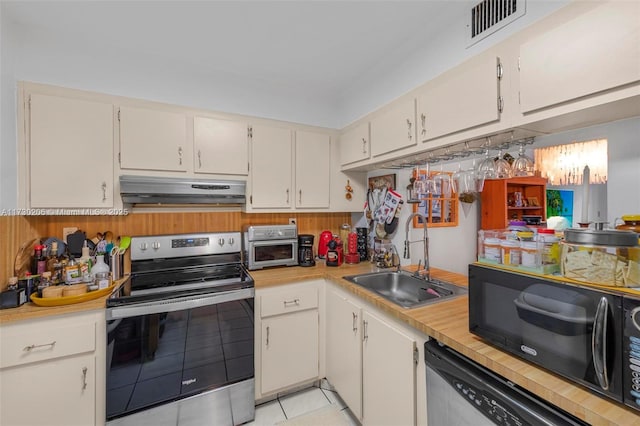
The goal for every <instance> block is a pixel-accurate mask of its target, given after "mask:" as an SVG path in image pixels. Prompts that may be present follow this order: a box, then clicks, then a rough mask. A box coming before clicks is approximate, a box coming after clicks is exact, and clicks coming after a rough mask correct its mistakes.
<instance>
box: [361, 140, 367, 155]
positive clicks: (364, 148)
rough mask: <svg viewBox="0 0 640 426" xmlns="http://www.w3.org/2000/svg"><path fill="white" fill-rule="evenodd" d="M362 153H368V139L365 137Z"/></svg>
mask: <svg viewBox="0 0 640 426" xmlns="http://www.w3.org/2000/svg"><path fill="white" fill-rule="evenodd" d="M362 153H363V154H366V153H367V140H366V139H365V138H362Z"/></svg>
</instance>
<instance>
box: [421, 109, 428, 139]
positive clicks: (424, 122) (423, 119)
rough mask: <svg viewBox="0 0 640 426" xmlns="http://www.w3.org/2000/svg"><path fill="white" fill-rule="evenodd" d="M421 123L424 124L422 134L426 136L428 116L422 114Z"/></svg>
mask: <svg viewBox="0 0 640 426" xmlns="http://www.w3.org/2000/svg"><path fill="white" fill-rule="evenodd" d="M420 121H421V123H422V134H423V135H424V134H426V133H427V127H426V121H427V116H426V115H424V113H423V114H420Z"/></svg>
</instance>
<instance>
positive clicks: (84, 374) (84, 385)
mask: <svg viewBox="0 0 640 426" xmlns="http://www.w3.org/2000/svg"><path fill="white" fill-rule="evenodd" d="M86 388H87V367H82V390H85V389H86Z"/></svg>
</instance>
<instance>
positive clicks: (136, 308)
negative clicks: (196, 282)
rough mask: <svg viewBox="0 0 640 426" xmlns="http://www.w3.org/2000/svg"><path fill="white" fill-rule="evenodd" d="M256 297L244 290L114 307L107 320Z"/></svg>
mask: <svg viewBox="0 0 640 426" xmlns="http://www.w3.org/2000/svg"><path fill="white" fill-rule="evenodd" d="M254 296H255V289H253V288H243V289H239V290H231V291H224V292H219V293H210V294H204V295H202V294H200V295H197V296H186V297H181V298H176V299H161V300H155V301H153V302H142V303H136V304H132V305H123V306H114V307H111V308H107V314H106V319H107V320H114V319H118V318H131V317H136V316H141V315H149V314H159V313H164V312H174V311H182V310H185V309H193V308H199V307H202V306H209V305H217V304H219V303H224V302H233V301H234V300H243V299H250V298H253V297H254Z"/></svg>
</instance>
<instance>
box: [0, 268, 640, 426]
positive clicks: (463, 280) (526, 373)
mask: <svg viewBox="0 0 640 426" xmlns="http://www.w3.org/2000/svg"><path fill="white" fill-rule="evenodd" d="M406 269H407V270H412V269H413V268H412V267H407V268H406ZM378 270H379V269H377V268H376V267H375V266H373V265H372V264H370V263H360V264H356V265H346V264H345V265H342V266H340V267H327V266H325V265H324V262H323V261H319V262H317V265H316V266H314V267H283V268H272V269H265V270H260V271H251V272H250V273H251V276H252V277H253V278H254V280H255V285H256V289H257V290H260V289H263V288H268V287H273V286H278V285H283V284H289V283H293V282H299V281H305V280H311V279H327V280H330V281H331V282H333V283H335V284H337V285H339V286H341V287H343V288H344V289H346V290H347V291H349V292H351V293H353V294H354V295H357V296H359V297H360V298H361V299H363V300H365V301H366V302H368V303H370V304H372V305H374V306H376V307H378V308H380V309H381V310H383V311H384V312H386V313H388V314H390V315H392V316H394V317H396V318H397V319H399V320H400V321H402V322H404V323H406V324H409V325H411V326H412V327H414V328H415V329H417V330H419V331H421V332H422V333H424V334H427V335H429V336H431V337H433V338H435V339H437V340H439V341H441V342H442V343H444V344H446V345H448V346H450V347H451V348H453V349H454V350H456V351H458V352H460V353H462V354H464V355H466V356H467V357H469V358H471V359H473V360H474V361H476V362H478V363H479V364H481V365H484V366H485V367H487V368H489V369H491V370H493V371H495V372H496V373H498V374H500V375H501V376H503V377H506V378H507V379H509V380H511V381H512V382H514V383H516V384H518V385H519V386H521V387H523V388H525V389H527V390H529V391H530V392H532V393H534V394H536V395H538V396H540V397H541V398H543V399H545V400H547V401H549V402H551V403H552V404H554V405H556V406H558V407H560V408H562V409H564V410H565V411H567V412H569V413H571V414H573V415H575V416H576V417H578V418H580V419H583V420H585V421H587V422H589V423H591V424H592V425H598V426H599V425H640V413H638V412H636V411H634V410H632V409H630V408H626V407H625V406H624V405H622V404H618V403H615V402H612V401H610V400H608V399H605V398H601V397H599V396H596V395H594V394H593V393H591V392H590V391H589V390H587V389H586V388H584V387H581V386H578V385H575V384H573V383H571V382H569V381H567V380H565V379H562V378H560V377H559V376H557V375H555V374H553V373H550V372H548V371H546V370H543V369H541V368H539V367H536V366H534V365H533V364H531V363H528V362H526V361H524V360H521V359H519V358H516V357H514V356H511V355H509V354H508V353H506V352H504V351H502V350H500V349H497V348H495V347H493V346H491V345H489V344H487V343H485V342H484V341H483V340H481V339H480V338H478V337H476V336H474V335H472V334H471V333H469V312H468V303H469V299H468V297H467V296H466V295H463V296H459V297H457V298H455V299H452V300H448V301H444V302H439V303H436V304H433V305H427V306H423V307H417V308H413V309H405V308H401V307H399V306H397V305H395V304H393V303H391V302H388V301H387V300H385V299H383V298H382V297H380V296H378V295H377V294H375V293H372V292H370V291H368V290H365V289H364V288H362V287H359V286H357V285H355V284H352V283H351V282H349V281H347V280H345V279H343V278H342V277H343V276H345V275H356V274H362V273H367V272H375V271H378ZM432 276H433V277H434V278H436V279H439V280H442V281H448V282H452V283H454V284H458V285H461V286H464V287H466V286H467V277H465V276H463V275H460V274H455V273H451V272H446V271H443V270H438V269H435V268H434V269H432ZM125 281H126V280H122V281H121V282H119V283H117V285H122V284H123V283H125ZM107 297H108V296H105V297H103V298H100V299H96V300H92V301H88V302H84V303H78V304H75V305H67V306H57V307H39V306H35V305H33V304H32V303H28V304H25V305H23V306H22V307H20V308H15V309H6V310H1V311H0V324H4V323H9V322H14V321H21V320H27V319H31V318H39V317H44V316H48V315H61V314H67V313H73V312H82V311H87V310H95V309H102V308H104V307H105V304H106V299H107Z"/></svg>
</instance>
